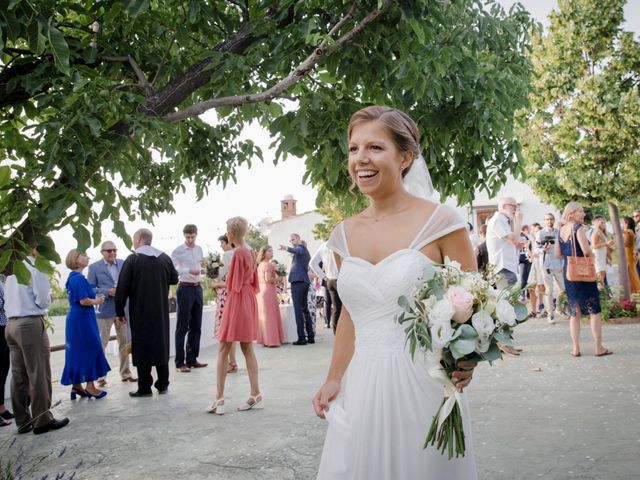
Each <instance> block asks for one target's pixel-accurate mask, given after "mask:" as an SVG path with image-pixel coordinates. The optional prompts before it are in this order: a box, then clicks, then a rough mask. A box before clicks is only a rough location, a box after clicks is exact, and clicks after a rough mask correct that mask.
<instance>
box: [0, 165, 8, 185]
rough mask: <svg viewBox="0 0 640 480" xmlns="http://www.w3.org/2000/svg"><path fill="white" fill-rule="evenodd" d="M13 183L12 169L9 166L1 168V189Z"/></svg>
mask: <svg viewBox="0 0 640 480" xmlns="http://www.w3.org/2000/svg"><path fill="white" fill-rule="evenodd" d="M10 181H11V168H10V167H8V166H0V188H2V187H4V186H5V185H8V184H9V182H10Z"/></svg>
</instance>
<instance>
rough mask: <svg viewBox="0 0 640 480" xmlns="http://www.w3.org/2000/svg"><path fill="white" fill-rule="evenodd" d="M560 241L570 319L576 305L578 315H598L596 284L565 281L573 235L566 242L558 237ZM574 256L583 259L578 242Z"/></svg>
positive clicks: (598, 294) (598, 299)
mask: <svg viewBox="0 0 640 480" xmlns="http://www.w3.org/2000/svg"><path fill="white" fill-rule="evenodd" d="M581 226H582V225H581V224H576V225H574V228H573V231H574V233H575V232H577V231H578V229H579V228H580V227H581ZM558 238H559V241H560V251H561V252H562V255H563V256H564V260H563V262H562V266H563V272H564V286H565V289H566V291H567V298H568V299H569V313H570V315H571V316H572V317H574V316H575V315H576V305H577V306H578V307H580V313H583V314H588V313H600V292H599V290H598V282H570V281H569V280H567V257H571V256H573V247H572V244H573V235H571V236H570V237H569V239H568V241H567V242H565V241H564V240H562V237H560V236H558ZM576 255H577V256H578V257H584V253H583V252H582V248H581V247H580V242H576Z"/></svg>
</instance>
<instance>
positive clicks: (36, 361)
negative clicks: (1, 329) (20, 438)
mask: <svg viewBox="0 0 640 480" xmlns="http://www.w3.org/2000/svg"><path fill="white" fill-rule="evenodd" d="M35 254H37V252H36V251H35V250H34V255H35ZM34 263H35V258H34V257H33V256H29V257H28V258H27V260H25V261H24V265H25V266H26V267H27V269H28V270H29V272H30V273H31V278H30V279H29V283H28V284H27V285H21V284H19V283H18V279H17V278H16V276H15V275H11V276H9V277H8V278H7V283H6V286H5V313H6V315H7V318H8V321H7V327H6V332H5V333H6V338H7V344H8V345H9V350H10V354H11V374H12V378H11V403H12V404H13V411H14V415H15V417H16V425H17V426H18V433H27V432H30V431H32V430H33V433H35V434H36V435H37V434H40V433H46V432H48V431H49V430H57V429H59V428H62V427H64V426H66V425H67V424H68V423H69V419H68V418H63V419H62V420H56V419H55V418H53V415H52V413H51V411H50V408H51V363H50V358H49V356H50V354H49V336H48V335H47V329H46V327H45V324H44V316H45V315H46V314H47V308H49V306H50V305H51V286H50V284H49V277H47V276H46V275H45V274H43V273H41V272H40V271H39V270H37V269H36V268H35V267H34V266H33V264H34Z"/></svg>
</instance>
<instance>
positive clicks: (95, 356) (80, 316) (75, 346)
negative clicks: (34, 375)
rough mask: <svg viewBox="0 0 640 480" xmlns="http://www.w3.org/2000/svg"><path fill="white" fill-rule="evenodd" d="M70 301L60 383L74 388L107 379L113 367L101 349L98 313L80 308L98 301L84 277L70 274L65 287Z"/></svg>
mask: <svg viewBox="0 0 640 480" xmlns="http://www.w3.org/2000/svg"><path fill="white" fill-rule="evenodd" d="M65 287H66V290H67V296H68V297H69V305H70V309H69V313H68V314H67V326H66V332H65V333H66V348H65V357H64V359H65V362H64V370H63V372H62V378H61V379H60V383H62V385H73V384H79V383H84V382H92V381H94V380H97V379H99V378H100V377H104V376H105V375H106V374H107V372H108V371H109V370H111V367H109V363H107V359H106V358H105V356H104V350H103V349H102V341H101V340H100V332H99V331H98V322H97V321H96V312H95V311H94V309H93V306H84V305H81V304H80V300H82V299H83V298H96V293H95V291H94V290H93V287H92V286H91V284H89V282H88V281H87V279H86V278H84V275H82V274H81V273H79V272H71V273H70V274H69V278H68V279H67V284H66V286H65Z"/></svg>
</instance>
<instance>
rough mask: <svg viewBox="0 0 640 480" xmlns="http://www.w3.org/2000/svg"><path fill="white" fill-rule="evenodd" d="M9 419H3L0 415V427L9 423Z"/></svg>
mask: <svg viewBox="0 0 640 480" xmlns="http://www.w3.org/2000/svg"><path fill="white" fill-rule="evenodd" d="M11 423H12V422H11V420H5V419H4V418H2V417H0V427H6V426H7V425H11Z"/></svg>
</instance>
